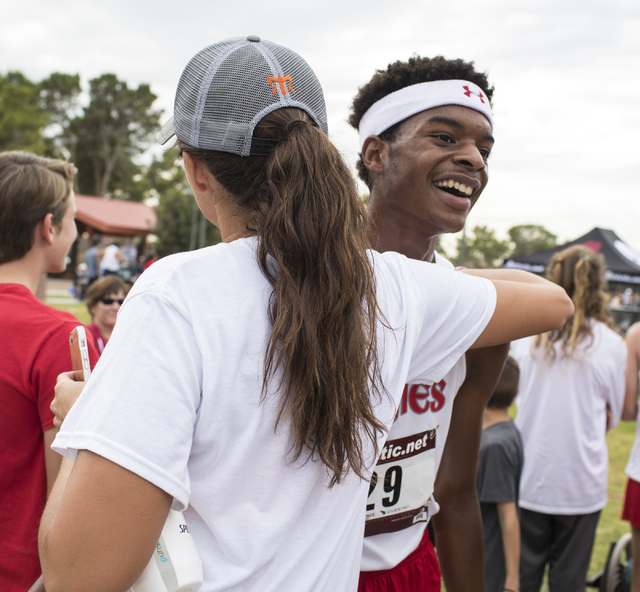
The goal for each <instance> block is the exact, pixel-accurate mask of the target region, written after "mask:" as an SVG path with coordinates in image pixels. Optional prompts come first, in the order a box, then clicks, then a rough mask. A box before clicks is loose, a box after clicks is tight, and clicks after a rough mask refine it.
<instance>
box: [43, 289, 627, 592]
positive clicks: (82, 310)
mask: <svg viewBox="0 0 640 592" xmlns="http://www.w3.org/2000/svg"><path fill="white" fill-rule="evenodd" d="M45 302H46V303H47V304H50V305H51V306H54V307H55V308H59V309H62V310H66V311H68V312H70V313H71V314H73V315H75V316H76V317H77V318H78V320H79V321H81V322H82V323H84V324H87V325H88V324H89V323H90V322H91V317H90V316H89V313H88V312H87V307H86V306H85V305H84V303H82V302H78V301H76V300H74V299H73V298H72V297H71V296H70V295H69V296H64V295H56V296H55V297H52V298H49V297H48V298H47V300H46V301H45ZM635 429H636V424H635V422H620V425H619V426H618V427H617V428H616V429H615V430H611V431H610V432H609V434H608V435H607V443H608V445H609V503H608V504H607V507H606V508H605V509H604V510H603V511H602V515H601V517H600V523H599V524H598V530H597V532H596V541H595V544H594V547H593V554H592V556H591V565H590V567H589V575H590V576H591V575H593V574H594V573H596V572H598V571H599V570H601V569H602V567H603V566H604V562H605V561H606V559H607V555H608V553H609V546H610V544H611V542H612V541H617V540H618V539H619V538H620V537H621V536H622V535H623V534H624V533H625V532H629V524H628V523H627V522H623V521H622V520H620V515H621V513H622V498H623V496H624V489H625V486H626V482H627V478H626V475H625V474H624V468H625V466H626V464H627V459H628V458H629V452H630V450H631V446H632V445H633V439H634V435H635ZM544 590H546V586H545V587H543V591H544ZM443 591H444V592H446V590H445V589H444V587H443Z"/></svg>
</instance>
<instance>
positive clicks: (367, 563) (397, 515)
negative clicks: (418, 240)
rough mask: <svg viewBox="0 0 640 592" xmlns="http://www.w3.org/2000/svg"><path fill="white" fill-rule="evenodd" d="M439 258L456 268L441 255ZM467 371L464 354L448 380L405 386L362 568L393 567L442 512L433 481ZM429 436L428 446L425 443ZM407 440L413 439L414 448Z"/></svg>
mask: <svg viewBox="0 0 640 592" xmlns="http://www.w3.org/2000/svg"><path fill="white" fill-rule="evenodd" d="M435 262H436V264H437V265H440V266H442V267H444V268H447V269H453V265H452V264H451V263H450V262H449V261H447V260H446V259H444V258H443V257H441V256H440V255H438V254H437V253H436V260H435ZM466 374H467V366H466V362H465V357H464V355H463V356H462V357H461V358H460V359H459V360H458V361H457V362H456V363H455V365H454V366H453V368H452V369H451V370H449V372H448V373H447V375H446V376H445V377H444V378H443V379H442V380H440V381H438V382H432V381H429V380H428V379H422V378H419V379H418V380H416V381H415V382H414V383H412V384H406V385H404V389H403V391H402V398H401V399H400V404H399V407H398V412H397V414H396V419H395V421H394V423H393V426H392V427H391V430H390V431H389V437H388V438H387V442H386V444H385V447H384V449H383V451H382V455H381V458H380V459H379V460H378V464H377V466H376V468H375V474H376V478H377V481H376V482H375V484H374V486H373V487H372V488H370V489H369V497H368V498H367V506H366V510H367V512H366V515H367V521H366V525H365V539H364V544H363V547H362V564H361V565H360V570H361V571H380V570H387V569H392V568H393V567H395V566H396V565H398V564H399V563H400V562H401V561H404V560H405V559H406V558H407V557H408V556H409V555H410V554H411V553H413V552H414V551H415V550H416V549H417V548H418V545H419V544H420V541H421V540H422V537H423V535H424V531H425V529H426V528H427V524H428V523H429V520H430V519H431V517H432V516H433V515H434V514H436V513H437V512H438V510H439V506H438V504H437V502H436V500H435V498H434V497H433V495H432V493H433V484H434V481H435V476H436V475H437V474H438V467H439V466H440V459H441V458H442V452H443V450H444V445H445V441H446V438H447V433H448V432H449V425H450V423H451V412H452V409H453V399H454V397H455V396H456V394H457V392H458V389H459V388H460V386H461V385H462V383H463V382H464V379H465V377H466ZM425 435H427V436H428V437H427V439H426V442H427V443H428V445H427V446H422V443H423V442H425V439H424V436H425ZM429 436H431V437H429ZM405 439H407V440H405ZM406 441H408V442H409V443H411V442H413V445H411V446H410V448H411V450H409V451H408V452H406V450H407V448H409V446H405V442H406ZM418 442H420V447H419V448H418V449H416V448H415V446H416V444H417V443H418ZM394 453H396V454H395V456H394ZM385 477H386V478H387V481H386V482H387V484H388V485H387V487H386V488H385V487H384V483H385Z"/></svg>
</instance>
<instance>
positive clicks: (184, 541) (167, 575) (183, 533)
mask: <svg viewBox="0 0 640 592" xmlns="http://www.w3.org/2000/svg"><path fill="white" fill-rule="evenodd" d="M202 580H203V577H202V561H201V560H200V555H198V551H197V549H196V546H195V544H194V542H193V539H192V538H191V534H190V533H189V529H188V528H187V523H186V521H185V519H184V516H183V515H182V512H177V511H175V510H169V515H168V516H167V521H166V522H165V523H164V527H163V529H162V534H161V535H160V540H159V541H158V544H157V545H156V548H155V550H154V552H153V556H152V557H151V559H150V560H149V563H148V564H147V567H145V568H144V571H143V572H142V574H141V575H140V577H139V578H138V581H137V582H136V583H135V584H134V585H133V586H132V588H131V589H132V590H133V592H195V591H196V590H197V589H198V588H200V586H202Z"/></svg>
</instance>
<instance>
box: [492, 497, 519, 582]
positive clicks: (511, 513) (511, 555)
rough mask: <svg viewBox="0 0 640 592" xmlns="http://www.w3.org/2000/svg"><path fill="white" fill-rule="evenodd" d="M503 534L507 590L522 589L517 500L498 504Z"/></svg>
mask: <svg viewBox="0 0 640 592" xmlns="http://www.w3.org/2000/svg"><path fill="white" fill-rule="evenodd" d="M497 507H498V522H500V532H501V534H502V548H503V550H504V564H505V569H506V579H505V581H504V588H505V590H512V591H513V592H519V591H520V521H519V520H518V510H517V508H516V502H504V503H500V504H497Z"/></svg>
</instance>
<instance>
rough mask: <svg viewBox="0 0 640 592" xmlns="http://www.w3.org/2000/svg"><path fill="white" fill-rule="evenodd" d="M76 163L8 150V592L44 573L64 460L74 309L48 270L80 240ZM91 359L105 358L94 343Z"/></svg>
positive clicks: (2, 194) (2, 431)
mask: <svg viewBox="0 0 640 592" xmlns="http://www.w3.org/2000/svg"><path fill="white" fill-rule="evenodd" d="M75 174H76V169H75V167H74V166H73V165H72V164H70V163H66V162H62V161H60V160H53V159H48V158H41V157H38V156H35V155H33V154H27V153H22V152H4V153H0V344H2V345H1V346H0V348H1V353H0V356H1V358H2V364H0V404H1V406H2V413H1V414H0V475H2V479H0V527H1V528H2V536H1V537H0V590H3V592H24V591H26V590H28V589H29V588H30V586H31V585H32V584H33V583H34V582H35V581H36V579H37V578H38V576H39V575H40V573H41V569H40V561H39V559H38V545H37V536H38V525H39V523H40V516H41V514H42V510H43V508H44V505H45V502H46V498H47V495H48V492H49V491H50V489H51V487H52V486H53V482H54V481H55V478H56V475H57V473H58V469H59V467H60V461H61V460H62V457H61V456H60V455H58V454H57V453H56V452H53V451H52V450H51V448H50V445H51V442H52V441H53V438H54V436H55V434H56V432H57V429H56V428H54V425H53V419H54V416H53V413H52V411H51V410H50V408H49V407H50V404H51V400H52V399H53V395H54V386H55V383H56V378H57V376H58V374H60V373H61V372H64V371H67V370H69V369H70V368H71V354H70V351H69V333H70V332H71V331H72V330H73V329H74V327H76V326H77V325H79V324H80V323H79V322H78V320H77V319H76V318H75V317H74V316H73V315H71V314H69V313H66V312H63V311H59V310H56V309H54V308H51V307H50V306H46V305H45V304H43V303H42V302H40V301H39V300H38V299H37V298H36V296H35V292H36V289H37V286H38V282H39V281H40V279H41V278H42V277H43V275H44V274H46V273H48V272H51V273H59V272H62V271H64V269H65V267H66V261H65V260H66V255H67V252H68V251H69V248H70V247H71V245H72V244H73V242H74V240H75V239H76V236H77V230H76V224H75V213H76V206H75V197H74V194H73V191H72V185H73V179H74V177H75ZM90 358H91V361H92V365H93V364H95V362H96V360H97V353H96V351H95V349H94V348H93V347H92V346H91V347H90Z"/></svg>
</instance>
